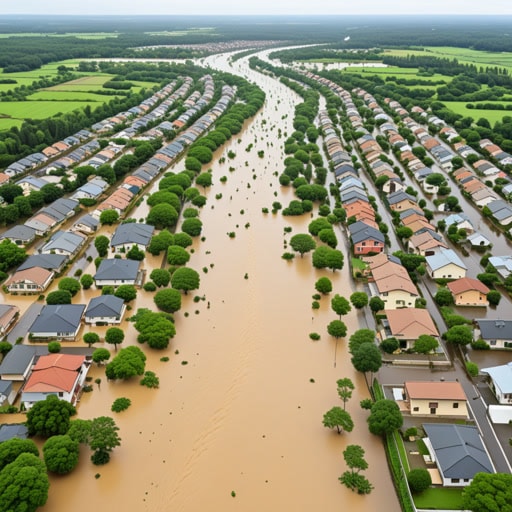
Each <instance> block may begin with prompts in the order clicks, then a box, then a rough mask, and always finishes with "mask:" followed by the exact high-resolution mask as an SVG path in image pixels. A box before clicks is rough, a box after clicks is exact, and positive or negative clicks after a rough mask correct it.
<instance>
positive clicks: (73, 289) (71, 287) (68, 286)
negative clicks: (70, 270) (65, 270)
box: [58, 277, 81, 297]
mask: <svg viewBox="0 0 512 512" xmlns="http://www.w3.org/2000/svg"><path fill="white" fill-rule="evenodd" d="M58 288H59V290H60V291H68V292H69V293H70V294H71V297H74V296H75V295H76V294H77V293H78V292H79V291H80V288H81V286H80V281H78V280H77V279H74V278H72V277H63V278H62V279H61V280H60V281H59V285H58Z"/></svg>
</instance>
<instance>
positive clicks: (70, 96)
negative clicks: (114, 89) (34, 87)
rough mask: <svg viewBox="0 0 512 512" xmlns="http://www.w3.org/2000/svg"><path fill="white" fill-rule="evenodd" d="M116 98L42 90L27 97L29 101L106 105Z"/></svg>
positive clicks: (85, 93)
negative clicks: (97, 103)
mask: <svg viewBox="0 0 512 512" xmlns="http://www.w3.org/2000/svg"><path fill="white" fill-rule="evenodd" d="M112 98H115V96H106V95H104V94H94V93H92V92H82V91H65V90H62V91H54V90H49V89H45V90H41V91H38V92H36V93H34V94H31V95H30V96H27V100H29V101H91V102H99V103H104V102H105V101H109V100H111V99H112Z"/></svg>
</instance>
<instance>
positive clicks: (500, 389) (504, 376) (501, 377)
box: [480, 361, 512, 405]
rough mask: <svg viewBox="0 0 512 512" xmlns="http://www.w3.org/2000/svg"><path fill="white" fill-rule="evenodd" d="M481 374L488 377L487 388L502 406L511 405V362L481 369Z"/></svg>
mask: <svg viewBox="0 0 512 512" xmlns="http://www.w3.org/2000/svg"><path fill="white" fill-rule="evenodd" d="M480 371H481V372H482V373H486V374H487V375H489V387H490V388H491V389H492V390H493V391H494V394H495V395H496V398H497V399H498V402H499V403H500V404H502V405H510V404H512V361H511V362H509V363H507V364H502V365H500V366H491V367H490V368H482V369H481V370H480Z"/></svg>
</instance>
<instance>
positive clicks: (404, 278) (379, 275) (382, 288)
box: [369, 254, 419, 309]
mask: <svg viewBox="0 0 512 512" xmlns="http://www.w3.org/2000/svg"><path fill="white" fill-rule="evenodd" d="M370 272H371V275H372V279H373V282H372V283H369V286H370V291H371V292H372V296H378V297H380V298H381V299H382V301H383V302H384V304H385V309H396V308H406V307H413V306H414V304H415V301H416V299H417V298H418V297H419V293H418V290H417V289H416V286H415V285H414V283H413V282H412V280H411V278H410V277H409V273H408V272H407V270H405V268H404V267H403V266H402V265H401V264H399V263H396V262H394V261H391V260H388V257H387V255H384V254H380V255H379V256H378V257H376V258H374V260H373V261H372V262H371V263H370Z"/></svg>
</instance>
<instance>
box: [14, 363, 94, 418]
mask: <svg viewBox="0 0 512 512" xmlns="http://www.w3.org/2000/svg"><path fill="white" fill-rule="evenodd" d="M89 366H90V363H88V362H86V359H85V356H81V355H70V354H48V355H46V356H41V357H40V358H39V359H38V360H37V362H36V364H35V365H34V368H33V369H32V373H31V374H30V377H29V378H28V380H27V382H26V383H25V386H24V387H23V392H22V394H21V402H22V403H23V404H24V405H25V407H26V408H27V409H30V408H31V407H32V406H33V405H34V404H35V403H36V402H40V401H42V400H45V399H46V398H47V397H48V396H50V395H55V396H57V397H59V399H60V400H65V401H66V402H69V403H71V404H73V405H75V404H76V402H77V401H78V396H79V393H80V391H81V389H82V386H83V384H84V382H85V378H86V376H87V372H88V371H89Z"/></svg>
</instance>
